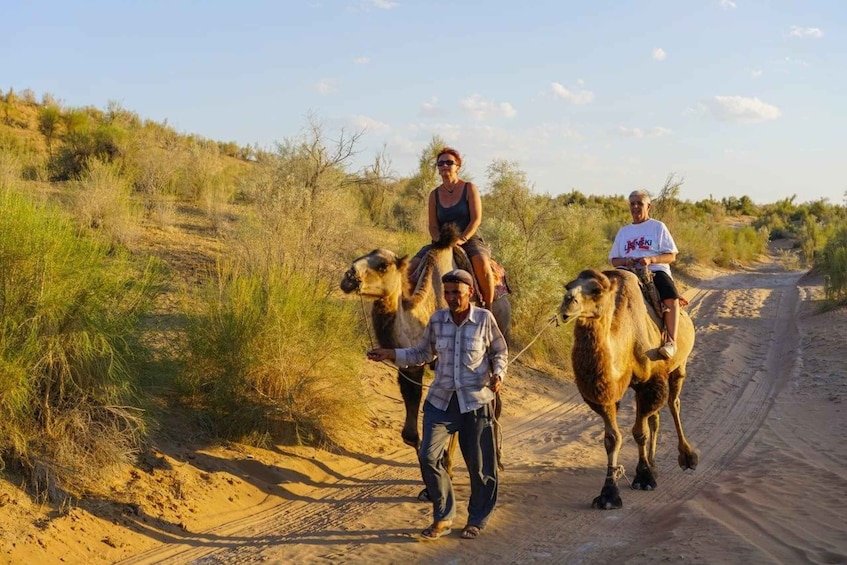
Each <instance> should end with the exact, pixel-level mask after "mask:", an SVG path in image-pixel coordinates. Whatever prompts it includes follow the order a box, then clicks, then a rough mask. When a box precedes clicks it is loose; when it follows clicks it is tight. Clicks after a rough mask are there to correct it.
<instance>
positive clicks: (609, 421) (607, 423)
mask: <svg viewBox="0 0 847 565" xmlns="http://www.w3.org/2000/svg"><path fill="white" fill-rule="evenodd" d="M586 403H587V404H588V405H589V406H590V407H591V409H592V410H594V411H595V412H597V413H598V414H599V415H600V417H602V418H603V426H604V434H603V446H604V447H605V448H606V456H607V458H608V467H607V469H606V481H605V482H604V483H603V488H602V489H600V496H597V497H595V498H594V500H593V501H592V502H591V507H592V508H599V509H600V510H614V509H617V508H621V507H622V506H623V501H622V500H621V493H620V490H618V479H619V478H620V476H621V475H622V474H623V469H621V468H620V467H618V455H619V454H620V451H621V445H622V444H623V435H622V434H621V431H620V429H619V428H618V421H617V420H618V413H617V406H616V405H615V404H605V405H600V404H594V403H593V402H588V401H587V400H586Z"/></svg>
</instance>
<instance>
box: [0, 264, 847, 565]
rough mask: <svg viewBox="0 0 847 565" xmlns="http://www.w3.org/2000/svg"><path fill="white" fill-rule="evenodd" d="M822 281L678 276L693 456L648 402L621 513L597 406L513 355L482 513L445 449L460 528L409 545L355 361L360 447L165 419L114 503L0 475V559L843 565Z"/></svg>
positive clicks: (395, 466)
mask: <svg viewBox="0 0 847 565" xmlns="http://www.w3.org/2000/svg"><path fill="white" fill-rule="evenodd" d="M821 293H822V289H821V281H820V280H818V279H816V278H814V277H810V276H808V275H804V273H803V272H795V271H786V270H784V269H783V268H782V267H781V266H780V265H779V264H778V263H776V262H769V261H765V262H762V263H758V264H756V265H754V266H752V267H749V268H747V269H745V270H740V271H739V270H737V271H732V272H714V271H710V272H705V271H704V272H703V274H702V275H701V278H699V279H696V280H694V281H693V282H692V283H691V286H690V287H689V289H688V291H687V292H686V297H687V298H688V300H689V302H690V305H689V306H688V309H689V312H690V313H691V315H692V318H693V320H694V323H695V326H696V331H697V342H696V345H695V349H694V353H693V355H692V358H691V360H690V362H689V370H688V375H689V376H688V380H687V381H686V383H685V387H684V389H683V391H682V418H683V424H684V426H685V431H686V435H687V437H688V439H689V441H690V442H691V443H692V444H693V445H694V446H695V448H697V449H698V450H699V453H700V462H699V465H698V467H697V469H696V470H693V471H691V470H689V471H684V472H683V471H682V470H681V469H680V468H679V466H678V465H677V462H676V458H677V451H676V435H675V433H674V430H673V426H672V422H671V419H670V416H669V413H668V412H667V409H663V411H662V426H661V437H660V441H659V448H658V455H657V464H658V470H659V475H658V483H659V484H658V488H657V489H656V490H654V491H651V492H645V491H634V490H631V489H629V488H628V487H627V486H626V483H625V482H622V483H621V486H622V489H621V492H622V497H623V508H621V509H619V510H595V509H592V508H591V501H592V499H593V498H594V497H595V496H597V495H598V494H599V492H600V487H601V485H602V483H603V479H604V477H605V464H606V458H605V452H604V449H603V446H602V423H601V421H600V419H599V417H598V416H596V415H595V414H594V413H593V412H591V411H590V410H589V409H588V408H587V407H586V406H585V404H584V403H583V402H582V400H581V398H580V396H579V394H578V392H577V390H576V388H575V386H574V385H573V384H572V383H569V382H561V381H557V380H555V379H553V378H552V377H550V376H548V375H545V374H543V373H540V372H537V371H534V370H532V369H529V368H527V367H525V366H523V365H522V364H521V362H520V360H518V361H517V362H516V363H515V365H514V366H512V367H511V368H510V373H509V376H508V378H507V380H506V387H505V390H504V393H503V394H504V402H505V409H504V414H503V416H502V419H501V420H502V424H503V428H504V449H505V455H504V463H505V465H506V470H505V471H504V473H503V475H502V484H501V488H500V501H499V505H498V508H497V510H496V512H495V514H494V516H493V518H492V520H491V523H490V524H489V526H488V527H487V528H486V529H485V530H484V531H483V533H482V535H481V536H480V537H479V538H478V539H476V540H473V541H469V540H462V539H460V538H459V529H460V527H461V525H462V524H463V523H464V519H465V516H466V514H465V504H466V501H467V496H468V481H467V476H466V471H465V469H464V467H463V466H462V465H461V464H460V465H459V467H458V468H457V470H456V481H455V482H456V489H457V496H458V498H459V501H460V505H459V514H458V516H457V519H456V523H457V526H458V527H457V528H455V529H454V531H453V533H452V535H450V536H448V537H445V538H442V539H440V540H438V541H435V542H424V541H420V540H418V539H417V534H418V532H419V531H420V530H421V529H422V528H423V527H425V526H426V525H427V524H428V522H429V516H430V507H429V505H428V504H425V503H421V502H418V501H417V500H416V495H417V493H418V491H419V490H420V487H421V485H420V479H419V471H418V469H417V465H416V459H415V455H414V453H413V451H412V450H411V449H410V448H408V447H406V446H404V445H402V443H401V441H400V427H401V422H402V405H401V404H400V402H399V392H398V390H397V386H396V383H395V382H394V376H393V374H392V372H391V371H390V370H389V369H388V368H386V367H384V366H381V365H377V364H367V365H366V366H365V373H363V375H362V379H364V380H365V384H366V386H367V387H369V389H370V390H371V392H372V394H371V396H370V399H371V405H370V410H371V413H372V415H373V424H374V427H373V430H372V431H371V435H370V437H368V438H366V440H367V441H363V443H362V446H361V447H359V448H356V449H350V450H349V451H346V452H343V453H330V452H326V451H321V450H317V449H312V448H302V447H297V448H294V447H287V446H278V447H276V448H274V449H270V450H261V449H253V448H246V447H243V446H238V445H230V446H226V447H210V446H205V445H203V444H202V443H199V440H195V439H192V438H179V435H178V434H177V433H176V431H174V433H173V434H171V436H168V437H170V438H171V439H170V440H168V439H167V438H165V439H163V440H162V441H161V443H160V444H159V445H157V449H158V451H156V452H155V453H154V454H153V455H151V456H149V457H148V458H147V461H146V464H145V466H144V468H142V469H140V470H134V471H132V472H131V473H130V472H128V473H127V476H126V477H125V478H124V480H123V481H121V482H118V483H117V484H116V485H115V486H114V489H113V490H114V496H113V497H112V498H113V499H114V500H124V501H127V502H126V504H123V505H118V506H116V505H115V504H114V503H110V502H109V501H103V502H101V503H99V504H98V502H97V501H88V502H86V503H85V504H80V505H78V506H76V507H73V508H70V510H69V511H67V512H64V513H61V512H55V511H51V509H49V508H47V507H44V506H37V505H35V504H33V502H32V501H31V500H30V499H29V498H28V497H27V496H26V495H24V494H23V493H21V492H20V491H19V490H17V489H15V488H14V486H13V485H9V484H7V483H2V482H0V540H2V542H1V543H2V546H0V548H2V552H0V561H4V562H10V563H86V564H89V565H97V564H101V563H133V564H142V563H163V562H164V563H203V564H212V563H231V564H238V563H373V564H381V563H385V564H388V563H454V564H461V563H551V564H552V563H580V564H593V563H597V564H600V563H603V564H605V563H633V564H635V563H656V562H674V563H677V562H686V563H709V564H713V563H745V564H756V563H847V504H845V502H844V496H845V493H847V471H845V469H844V468H843V467H842V466H841V463H842V462H843V461H844V460H845V458H847V412H845V401H847V364H845V360H846V359H847V350H845V345H847V309H843V308H842V309H839V310H834V311H829V312H826V313H819V312H818V306H819V301H820V298H821ZM560 298H561V297H554V298H552V299H551V302H552V305H551V307H552V308H555V305H557V304H558V301H559V300H560ZM548 331H554V332H562V333H563V334H564V332H571V331H573V329H572V326H561V327H551V329H549V330H548ZM632 417H633V401H632V395H631V393H630V394H627V396H626V397H625V398H624V400H623V402H622V404H621V416H620V424H621V429H622V431H623V432H624V448H623V450H622V453H621V463H622V464H623V465H624V466H625V467H626V469H627V473H628V476H629V477H630V478H631V477H632V475H633V472H634V469H635V463H636V452H635V443H634V441H633V440H632V437H631V435H630V434H629V430H630V428H631V425H632ZM176 438H179V439H176Z"/></svg>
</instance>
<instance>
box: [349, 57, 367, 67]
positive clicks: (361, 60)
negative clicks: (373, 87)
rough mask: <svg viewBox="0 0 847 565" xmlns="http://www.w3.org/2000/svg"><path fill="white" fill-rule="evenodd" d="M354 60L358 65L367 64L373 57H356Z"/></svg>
mask: <svg viewBox="0 0 847 565" xmlns="http://www.w3.org/2000/svg"><path fill="white" fill-rule="evenodd" d="M353 62H354V63H356V64H357V65H367V64H368V63H370V62H371V59H370V57H356V58H355V59H353Z"/></svg>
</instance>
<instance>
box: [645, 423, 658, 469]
mask: <svg viewBox="0 0 847 565" xmlns="http://www.w3.org/2000/svg"><path fill="white" fill-rule="evenodd" d="M647 428H648V430H649V432H650V437H649V438H648V439H647V462H648V463H649V464H650V466H651V467H653V469H655V468H656V446H657V445H658V444H659V412H658V411H657V412H656V413H655V414H650V417H649V418H647Z"/></svg>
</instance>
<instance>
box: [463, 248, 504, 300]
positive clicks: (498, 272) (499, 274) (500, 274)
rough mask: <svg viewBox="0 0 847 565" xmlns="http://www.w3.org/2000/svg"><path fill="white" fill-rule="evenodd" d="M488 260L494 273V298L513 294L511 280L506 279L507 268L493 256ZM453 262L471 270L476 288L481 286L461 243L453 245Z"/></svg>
mask: <svg viewBox="0 0 847 565" xmlns="http://www.w3.org/2000/svg"><path fill="white" fill-rule="evenodd" d="M488 261H489V263H491V272H492V273H493V274H494V300H497V299H498V298H500V297H502V296H505V295H507V294H512V289H511V288H510V287H509V281H508V280H507V279H506V269H504V268H503V265H501V264H500V263H498V262H497V261H495V260H494V259H493V258H491V259H489V260H488ZM453 262H454V263H456V267H457V268H459V269H464V270H465V271H467V272H469V273H470V274H471V275H472V276H473V278H474V288H479V280H477V278H476V273H474V270H473V265H472V264H471V260H470V258H469V257H468V254H467V253H466V252H465V250H464V249H463V248H462V247H461V246H460V245H454V246H453Z"/></svg>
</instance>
